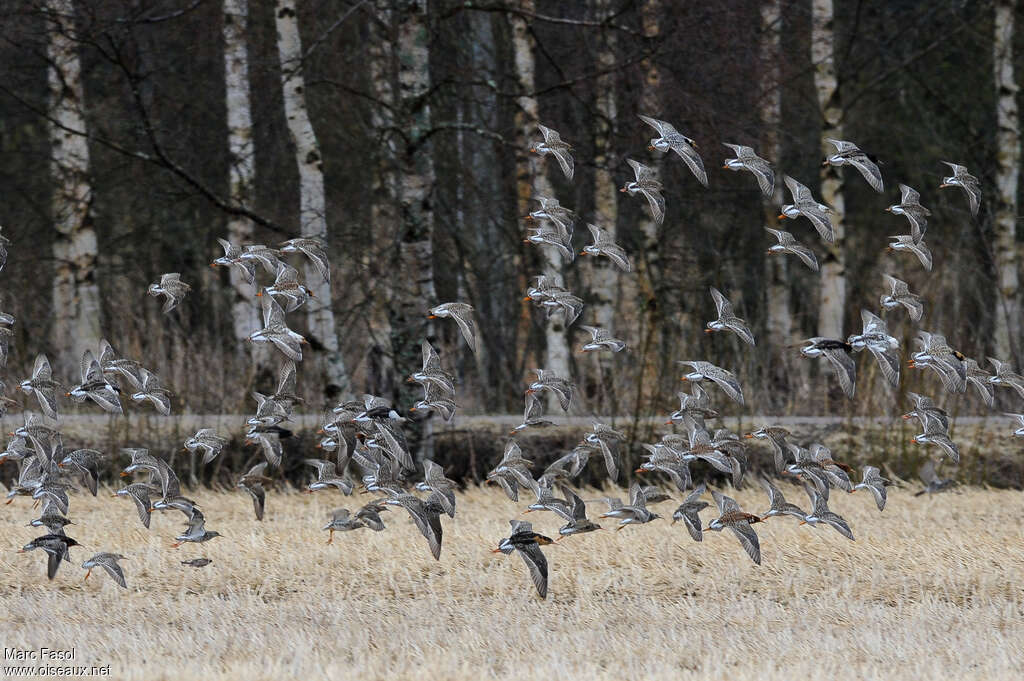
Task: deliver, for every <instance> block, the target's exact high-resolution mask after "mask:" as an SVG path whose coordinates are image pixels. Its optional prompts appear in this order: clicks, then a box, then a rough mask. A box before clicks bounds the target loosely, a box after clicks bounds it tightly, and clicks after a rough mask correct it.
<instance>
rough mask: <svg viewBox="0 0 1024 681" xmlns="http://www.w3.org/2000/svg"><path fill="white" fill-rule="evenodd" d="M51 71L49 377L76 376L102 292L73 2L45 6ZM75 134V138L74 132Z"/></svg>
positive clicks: (92, 338)
mask: <svg viewBox="0 0 1024 681" xmlns="http://www.w3.org/2000/svg"><path fill="white" fill-rule="evenodd" d="M46 10H47V13H48V15H49V25H48V30H49V39H48V43H47V56H48V58H49V62H50V66H49V72H48V81H49V90H50V93H49V94H50V98H49V105H48V106H49V109H50V119H51V120H52V121H53V122H52V123H51V124H50V142H51V144H52V149H53V151H52V157H51V162H50V172H51V174H52V176H53V183H54V187H55V189H54V193H53V199H52V201H53V203H52V210H53V222H54V226H55V227H56V231H57V234H56V237H55V239H54V242H53V258H54V262H55V266H54V283H53V316H54V323H53V349H54V350H55V351H56V352H58V353H59V355H58V357H59V359H58V361H57V362H56V364H57V366H55V367H54V371H56V372H58V375H64V376H67V375H71V376H75V375H77V367H78V362H79V359H80V358H81V357H82V353H83V352H84V351H85V350H86V349H88V348H92V349H93V350H94V351H95V349H96V347H97V346H98V345H99V341H100V294H99V287H98V286H97V284H96V258H97V254H98V247H97V243H96V230H95V229H94V227H93V223H92V216H91V214H90V205H91V203H92V186H91V184H90V180H89V145H88V142H87V139H86V137H85V135H83V134H81V133H83V132H85V130H86V122H85V113H84V112H85V99H84V91H83V87H82V65H81V61H80V59H79V56H78V51H77V48H78V42H77V41H76V40H75V38H74V36H75V33H76V31H75V16H74V3H73V2H72V0H47V3H46ZM72 131H73V132H72Z"/></svg>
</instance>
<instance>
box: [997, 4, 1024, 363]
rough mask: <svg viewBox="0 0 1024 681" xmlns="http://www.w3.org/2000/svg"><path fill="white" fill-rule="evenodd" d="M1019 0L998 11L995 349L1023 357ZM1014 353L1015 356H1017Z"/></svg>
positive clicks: (1010, 355)
mask: <svg viewBox="0 0 1024 681" xmlns="http://www.w3.org/2000/svg"><path fill="white" fill-rule="evenodd" d="M1016 6H1017V2H1016V0H998V2H996V16H995V33H996V34H995V43H994V46H993V67H994V69H995V79H996V125H997V126H998V129H997V132H996V214H995V221H994V225H993V229H994V230H995V239H994V246H995V254H994V256H995V257H994V259H995V266H996V287H997V290H998V295H997V296H996V298H995V300H996V310H995V341H996V354H997V355H999V356H1000V357H1004V358H1007V359H1009V360H1011V361H1017V360H1019V357H1020V355H1019V353H1020V350H1021V348H1020V334H1021V318H1020V315H1021V312H1020V278H1019V267H1020V248H1019V247H1018V245H1017V190H1018V186H1019V182H1020V155H1021V153H1020V152H1021V150H1020V121H1019V118H1018V111H1017V82H1016V80H1015V78H1014V73H1013V38H1014V12H1015V11H1016V9H1017V7H1016ZM1015 358H1016V359H1015Z"/></svg>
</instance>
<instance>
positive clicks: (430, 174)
mask: <svg viewBox="0 0 1024 681" xmlns="http://www.w3.org/2000/svg"><path fill="white" fill-rule="evenodd" d="M429 39H430V36H429V35H428V30H427V0H418V2H416V3H408V4H407V6H406V10H405V16H404V17H402V21H400V22H399V25H398V28H397V41H398V44H397V46H396V47H397V54H396V55H395V57H396V59H397V60H398V96H399V101H400V103H401V111H402V113H403V119H404V120H403V121H402V122H403V128H404V129H405V132H406V134H407V135H408V137H409V140H410V143H411V144H412V145H415V150H414V151H413V152H412V153H404V154H403V155H402V157H403V160H404V163H403V164H402V167H401V176H400V182H399V190H400V193H399V207H400V211H401V214H402V216H403V218H404V220H403V222H404V224H403V225H402V234H401V242H400V243H401V258H402V266H403V270H404V272H405V273H406V277H405V286H404V288H403V295H402V299H401V300H400V301H399V306H400V308H401V316H402V320H403V322H404V323H406V324H408V325H409V326H410V327H411V328H410V330H411V331H415V332H416V333H415V334H414V335H417V336H419V335H425V334H427V333H428V331H429V328H430V325H429V324H428V323H427V321H426V310H427V306H428V305H430V304H433V303H434V302H436V301H437V293H436V292H435V290H434V206H433V192H434V184H435V175H434V161H433V157H432V156H431V153H430V147H429V145H426V144H422V142H421V140H422V139H423V138H424V137H425V136H426V135H427V134H429V132H430V126H431V118H430V107H429V106H428V105H427V104H426V103H425V102H423V101H422V99H423V97H424V95H425V94H426V92H427V91H428V90H429V89H430V55H429V50H428V44H429ZM419 341H420V338H419V337H415V338H408V339H404V342H406V343H408V344H409V345H410V347H411V350H410V352H411V354H412V356H413V358H414V364H418V363H419V357H420V350H419Z"/></svg>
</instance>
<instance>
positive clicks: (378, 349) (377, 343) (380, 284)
mask: <svg viewBox="0 0 1024 681" xmlns="http://www.w3.org/2000/svg"><path fill="white" fill-rule="evenodd" d="M377 5H378V7H377V8H376V11H375V14H374V16H373V17H372V18H371V19H370V36H371V39H370V42H369V44H368V45H367V53H368V55H369V59H368V67H369V69H368V70H369V81H368V82H369V84H370V85H371V87H373V89H374V91H375V93H376V97H377V100H378V101H377V102H376V103H375V104H374V105H373V106H371V108H370V117H371V118H370V121H371V125H372V126H373V129H374V130H375V131H376V134H377V136H378V138H379V139H380V140H381V153H380V157H379V159H378V165H377V168H376V172H375V173H374V187H373V202H372V205H371V207H370V221H371V225H372V229H371V230H370V233H371V235H373V237H374V243H373V247H372V249H368V251H367V253H366V255H365V256H364V259H363V268H364V270H365V271H366V272H367V273H368V274H369V278H370V286H368V287H366V288H367V290H368V291H369V293H368V295H369V297H370V300H368V301H364V306H365V307H366V309H368V310H369V314H368V315H367V326H368V328H367V331H368V334H369V339H370V347H369V348H368V349H367V352H368V355H369V361H368V366H369V374H370V376H369V379H370V380H369V381H368V384H369V385H368V389H369V390H370V391H371V392H373V393H374V394H378V395H390V394H392V393H393V392H394V390H395V385H396V378H397V380H399V381H401V380H404V379H403V378H401V377H396V376H395V358H394V353H393V351H392V348H391V340H392V335H393V334H392V328H391V307H392V301H391V298H392V294H393V285H392V282H391V277H390V272H391V270H392V262H393V260H391V258H390V255H389V252H388V250H387V248H388V247H387V245H388V244H389V243H392V240H394V239H397V238H398V233H399V218H398V201H397V198H396V197H397V196H398V179H397V169H396V167H397V158H398V155H399V152H398V149H397V143H396V136H395V135H394V134H386V133H385V131H390V130H394V129H395V127H396V125H397V123H396V119H395V109H394V107H395V105H396V102H395V88H396V87H397V84H396V82H395V81H397V75H396V72H395V64H394V60H393V48H392V35H391V24H392V21H391V10H390V7H389V6H388V5H386V4H385V3H380V2H378V3H377ZM382 244H383V245H382Z"/></svg>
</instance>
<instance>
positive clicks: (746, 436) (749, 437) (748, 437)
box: [743, 433, 754, 440]
mask: <svg viewBox="0 0 1024 681" xmlns="http://www.w3.org/2000/svg"><path fill="white" fill-rule="evenodd" d="M743 437H745V438H746V439H748V440H749V439H751V438H753V437H754V435H753V433H747V434H745V435H744V436H743Z"/></svg>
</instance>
